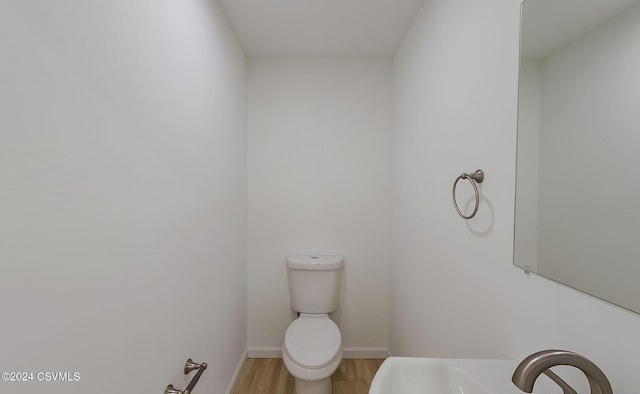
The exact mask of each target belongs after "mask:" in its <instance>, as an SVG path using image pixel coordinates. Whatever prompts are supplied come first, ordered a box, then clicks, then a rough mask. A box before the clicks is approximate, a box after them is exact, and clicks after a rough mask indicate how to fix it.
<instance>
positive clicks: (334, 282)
mask: <svg viewBox="0 0 640 394" xmlns="http://www.w3.org/2000/svg"><path fill="white" fill-rule="evenodd" d="M343 265H344V259H343V258H342V256H326V255H306V256H289V257H288V258H287V276H288V278H289V299H290V300H291V308H292V309H293V310H294V311H296V312H300V313H329V312H333V311H334V310H335V309H336V308H337V307H338V293H339V292H340V277H341V274H342V267H343Z"/></svg>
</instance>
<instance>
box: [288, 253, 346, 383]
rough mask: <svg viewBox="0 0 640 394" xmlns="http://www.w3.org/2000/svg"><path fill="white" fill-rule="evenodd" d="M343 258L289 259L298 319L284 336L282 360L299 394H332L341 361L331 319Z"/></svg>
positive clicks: (338, 339) (336, 331)
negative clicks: (334, 374)
mask: <svg viewBox="0 0 640 394" xmlns="http://www.w3.org/2000/svg"><path fill="white" fill-rule="evenodd" d="M343 265H344V260H343V258H342V256H322V255H318V256H289V257H288V258H287V276H288V279H289V299H290V300H291V308H292V309H293V310H294V311H296V312H298V314H299V316H298V318H297V319H296V320H294V321H293V322H292V323H291V324H290V325H289V327H288V328H287V331H286V332H285V334H284V343H283V344H282V359H283V361H284V365H285V366H286V367H287V369H288V370H289V373H290V374H291V375H292V376H293V377H294V378H295V392H296V394H329V393H331V375H332V374H333V373H334V372H335V370H336V369H337V368H338V365H340V361H341V360H342V336H341V335H340V329H339V328H338V326H337V325H336V323H334V322H333V320H331V319H330V318H329V313H330V312H333V311H334V310H335V309H336V307H337V306H338V293H339V292H340V277H341V274H342V267H343Z"/></svg>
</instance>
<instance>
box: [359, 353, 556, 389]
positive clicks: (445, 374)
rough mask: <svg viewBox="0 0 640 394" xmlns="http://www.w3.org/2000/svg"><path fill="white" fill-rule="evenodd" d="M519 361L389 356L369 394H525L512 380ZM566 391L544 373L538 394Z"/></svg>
mask: <svg viewBox="0 0 640 394" xmlns="http://www.w3.org/2000/svg"><path fill="white" fill-rule="evenodd" d="M516 365H518V363H517V362H516V361H515V360H489V359H444V358H418V357H389V358H387V359H386V360H385V361H384V362H383V363H382V365H381V366H380V369H378V372H377V373H376V375H375V376H374V378H373V381H372V382H371V389H370V390H369V394H414V393H415V394H418V393H419V394H523V393H522V391H520V390H519V389H518V388H517V387H516V386H515V385H514V384H513V383H512V382H511V375H512V374H513V371H514V370H515V368H516ZM536 392H537V393H545V394H547V393H549V394H550V393H562V390H561V389H560V388H559V387H558V386H557V385H556V384H555V383H554V382H553V381H551V380H550V379H549V378H548V377H546V376H544V375H542V376H540V377H539V378H538V380H537V381H536V384H535V389H534V393H536Z"/></svg>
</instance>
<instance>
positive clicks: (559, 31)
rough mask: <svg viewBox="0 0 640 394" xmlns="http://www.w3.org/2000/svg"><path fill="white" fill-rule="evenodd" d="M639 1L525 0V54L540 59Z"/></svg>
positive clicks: (523, 42)
mask: <svg viewBox="0 0 640 394" xmlns="http://www.w3.org/2000/svg"><path fill="white" fill-rule="evenodd" d="M637 3H638V0H562V1H559V0H525V1H524V3H523V7H522V55H523V57H525V58H530V59H541V58H544V57H547V56H549V55H551V54H552V53H554V52H555V51H557V50H558V49H560V48H562V47H563V46H565V45H567V44H568V43H570V42H571V41H573V40H575V39H577V38H578V37H581V36H582V35H584V34H585V33H587V32H589V31H591V30H593V29H594V28H596V27H597V26H599V25H600V24H602V23H603V22H605V21H606V20H608V19H610V18H612V17H614V16H615V15H617V14H619V13H621V12H623V10H624V9H625V8H628V7H630V6H632V5H634V4H637Z"/></svg>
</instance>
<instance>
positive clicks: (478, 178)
mask: <svg viewBox="0 0 640 394" xmlns="http://www.w3.org/2000/svg"><path fill="white" fill-rule="evenodd" d="M460 179H468V180H469V182H471V186H473V191H474V192H475V193H476V206H475V208H474V209H473V212H472V213H471V215H469V216H464V214H463V213H462V212H460V208H458V203H457V202H456V186H458V181H459V180H460ZM482 181H484V171H482V170H477V171H476V172H474V173H473V174H467V173H466V172H463V173H462V175H460V176H459V177H458V179H456V181H455V182H454V183H453V191H452V192H451V196H452V197H453V206H454V207H455V209H456V211H457V212H458V215H460V216H461V217H462V218H463V219H471V218H472V217H474V216H476V213H477V212H478V207H479V206H480V193H478V186H477V185H476V182H477V183H482Z"/></svg>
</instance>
